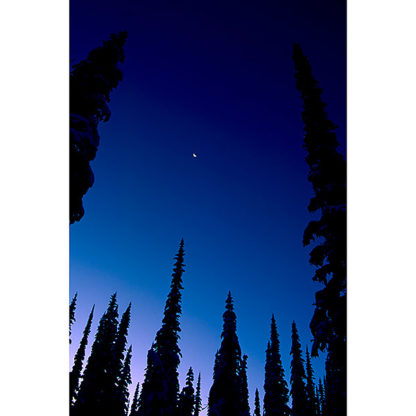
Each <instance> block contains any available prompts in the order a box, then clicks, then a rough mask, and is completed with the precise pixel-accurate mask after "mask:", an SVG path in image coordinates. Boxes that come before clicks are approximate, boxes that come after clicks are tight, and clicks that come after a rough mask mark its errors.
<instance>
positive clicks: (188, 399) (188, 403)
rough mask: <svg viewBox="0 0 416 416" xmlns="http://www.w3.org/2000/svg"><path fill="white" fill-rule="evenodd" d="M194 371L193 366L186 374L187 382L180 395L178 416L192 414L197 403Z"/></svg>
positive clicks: (189, 415) (190, 415)
mask: <svg viewBox="0 0 416 416" xmlns="http://www.w3.org/2000/svg"><path fill="white" fill-rule="evenodd" d="M193 383H194V372H193V371H192V367H191V368H190V369H189V371H188V374H187V375H186V384H185V387H184V388H183V389H182V391H181V394H180V395H179V401H178V412H177V414H178V416H192V415H193V413H194V405H195V394H194V393H195V391H194V384H193Z"/></svg>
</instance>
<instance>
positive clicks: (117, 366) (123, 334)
mask: <svg viewBox="0 0 416 416" xmlns="http://www.w3.org/2000/svg"><path fill="white" fill-rule="evenodd" d="M130 316H131V303H130V304H129V306H128V307H127V309H126V310H125V312H124V313H123V315H122V317H121V320H120V325H119V326H118V328H117V334H116V339H115V341H114V347H113V360H112V363H113V369H112V372H113V378H114V380H115V381H116V382H117V381H118V379H119V377H120V375H121V369H122V367H123V360H124V352H125V351H126V345H127V335H128V329H129V326H130Z"/></svg>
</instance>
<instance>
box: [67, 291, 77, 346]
mask: <svg viewBox="0 0 416 416" xmlns="http://www.w3.org/2000/svg"><path fill="white" fill-rule="evenodd" d="M77 296H78V293H75V295H74V297H73V298H72V300H71V303H70V304H69V343H70V344H71V342H72V341H71V329H72V325H73V323H74V322H75V309H76V305H77Z"/></svg>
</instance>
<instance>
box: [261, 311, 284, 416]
mask: <svg viewBox="0 0 416 416" xmlns="http://www.w3.org/2000/svg"><path fill="white" fill-rule="evenodd" d="M288 395H289V390H288V388H287V383H286V380H285V376H284V371H283V366H282V360H281V357H280V342H279V336H278V334H277V327H276V320H275V319H274V315H272V323H271V331H270V342H269V343H268V344H267V350H266V367H265V381H264V401H263V412H264V416H288V415H289V414H290V409H289V407H288V405H287V403H288V401H289V396H288Z"/></svg>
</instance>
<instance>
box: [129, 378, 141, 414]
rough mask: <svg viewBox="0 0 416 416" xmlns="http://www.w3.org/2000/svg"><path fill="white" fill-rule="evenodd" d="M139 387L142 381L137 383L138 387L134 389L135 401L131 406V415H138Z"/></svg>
mask: <svg viewBox="0 0 416 416" xmlns="http://www.w3.org/2000/svg"><path fill="white" fill-rule="evenodd" d="M139 388H140V383H137V384H136V389H135V390H134V395H133V401H132V402H131V406H130V413H129V416H137V415H138V411H139Z"/></svg>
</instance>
